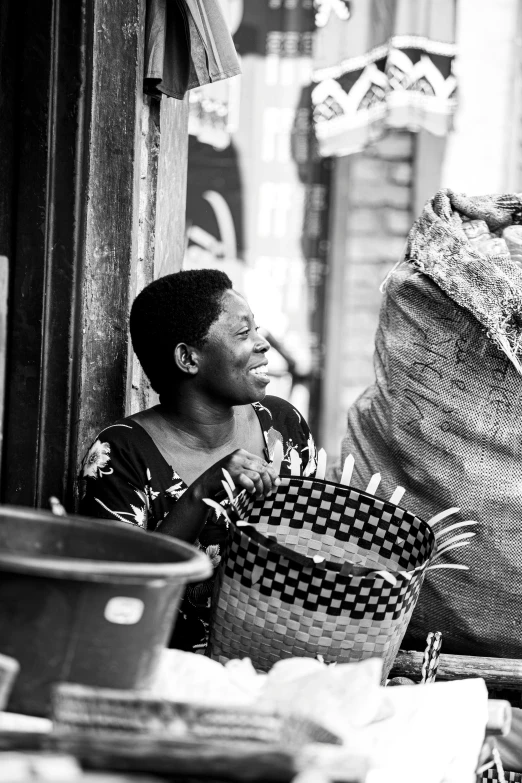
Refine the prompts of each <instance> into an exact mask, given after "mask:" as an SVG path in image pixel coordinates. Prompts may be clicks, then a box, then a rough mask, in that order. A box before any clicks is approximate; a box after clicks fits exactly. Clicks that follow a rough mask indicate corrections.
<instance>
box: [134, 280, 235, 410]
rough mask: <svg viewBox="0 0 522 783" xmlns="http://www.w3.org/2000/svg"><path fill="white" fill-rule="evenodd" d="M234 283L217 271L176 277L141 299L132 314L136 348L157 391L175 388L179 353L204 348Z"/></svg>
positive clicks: (158, 283) (146, 291)
mask: <svg viewBox="0 0 522 783" xmlns="http://www.w3.org/2000/svg"><path fill="white" fill-rule="evenodd" d="M231 288H232V281H231V280H230V278H229V277H228V276H227V275H226V274H225V273H224V272H220V271H219V270H217V269H193V270H186V271H183V272H175V273H174V274H172V275H165V277H160V278H158V280H154V281H153V282H152V283H150V284H149V285H148V286H146V287H145V288H144V289H143V290H142V291H141V292H140V293H139V294H138V296H137V297H136V299H135V300H134V302H133V304H132V308H131V313H130V333H131V339H132V346H133V348H134V351H135V353H136V356H137V357H138V359H139V360H140V363H141V366H142V367H143V370H144V372H145V374H146V375H147V377H148V379H149V381H150V384H151V386H152V388H153V389H154V391H156V392H158V394H161V393H162V392H167V391H168V390H169V388H170V387H171V386H172V383H173V382H175V378H176V377H177V376H176V369H175V364H174V349H175V348H176V345H178V344H179V343H187V345H193V346H194V347H196V348H201V346H202V345H203V344H204V342H205V339H206V337H207V335H208V330H209V329H210V327H211V325H212V324H213V323H214V321H216V320H217V319H218V318H219V315H220V313H221V311H222V302H221V300H222V297H223V294H224V293H225V291H228V290H229V289H231Z"/></svg>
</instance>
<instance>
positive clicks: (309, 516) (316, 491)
mask: <svg viewBox="0 0 522 783" xmlns="http://www.w3.org/2000/svg"><path fill="white" fill-rule="evenodd" d="M238 505H239V507H240V511H241V516H242V517H243V520H244V522H243V523H241V525H234V524H232V525H231V526H230V536H229V540H228V545H227V548H226V550H225V552H224V553H223V556H222V559H221V563H220V565H219V567H218V574H217V579H216V582H215V595H214V600H213V602H212V620H211V626H210V656H211V658H215V659H216V660H218V661H220V662H221V663H224V662H226V661H227V660H229V659H231V658H243V657H248V658H250V659H251V660H252V664H253V665H254V667H255V668H256V669H257V670H259V671H268V670H269V669H270V668H271V667H272V666H273V665H274V664H275V663H277V661H278V660H280V659H281V658H289V657H292V656H299V657H311V658H315V657H317V656H318V655H322V656H323V657H324V660H325V662H326V663H334V662H337V663H348V662H352V661H360V660H363V659H365V658H372V657H379V658H382V659H383V676H384V677H386V676H387V674H388V672H389V670H390V668H391V665H392V663H393V661H394V659H395V656H396V654H397V651H398V649H399V646H400V643H401V640H402V638H403V636H404V632H405V630H406V627H407V625H408V621H409V619H410V617H411V613H412V611H413V608H414V606H415V603H416V601H417V598H418V595H419V590H420V588H421V585H422V582H423V580H424V576H425V574H426V570H427V568H428V566H429V563H430V560H431V558H432V556H433V555H434V552H435V539H434V536H433V533H432V531H431V529H430V528H429V527H428V525H427V524H426V523H425V522H423V521H422V520H421V519H419V518H418V517H416V516H415V515H413V514H410V513H409V512H408V511H405V510H404V509H402V508H399V507H398V506H395V505H394V504H392V503H389V502H386V501H384V500H379V499H378V498H376V497H374V496H373V495H368V494H366V493H365V492H360V491H358V490H356V489H353V488H352V487H347V486H343V485H339V484H334V483H333V482H328V481H323V480H319V479H313V478H308V479H307V478H299V477H290V478H287V477H284V478H282V479H281V485H280V486H279V487H278V488H277V491H276V493H275V494H274V495H272V496H271V497H269V498H266V499H264V500H257V501H256V500H253V499H252V498H251V496H247V495H246V493H242V494H241V495H240V496H239V497H238ZM245 522H247V523H249V524H245ZM314 558H315V559H314ZM383 571H384V572H386V573H385V574H384V575H383Z"/></svg>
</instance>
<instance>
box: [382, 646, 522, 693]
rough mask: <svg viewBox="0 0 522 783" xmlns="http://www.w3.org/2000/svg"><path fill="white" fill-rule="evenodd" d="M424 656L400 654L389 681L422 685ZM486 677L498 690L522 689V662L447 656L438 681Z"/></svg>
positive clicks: (438, 674) (443, 659)
mask: <svg viewBox="0 0 522 783" xmlns="http://www.w3.org/2000/svg"><path fill="white" fill-rule="evenodd" d="M422 661H423V653H420V652H405V651H402V650H401V651H400V652H399V653H398V655H397V658H396V659H395V663H394V665H393V668H392V670H391V672H390V677H409V678H410V679H412V680H415V681H417V682H418V681H420V679H421V670H422ZM470 677H483V679H484V680H485V681H486V684H487V685H489V686H491V687H496V688H513V689H519V688H520V689H522V661H520V660H518V659H513V658H480V657H475V656H472V655H469V656H468V655H446V654H444V653H443V654H442V655H441V656H440V658H439V667H438V669H437V680H459V679H460V680H462V679H469V678H470Z"/></svg>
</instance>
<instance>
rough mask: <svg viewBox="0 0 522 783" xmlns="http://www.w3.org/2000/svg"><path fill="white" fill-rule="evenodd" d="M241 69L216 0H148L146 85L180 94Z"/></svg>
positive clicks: (148, 89) (154, 92) (148, 88)
mask: <svg viewBox="0 0 522 783" xmlns="http://www.w3.org/2000/svg"><path fill="white" fill-rule="evenodd" d="M239 73H241V69H240V66H239V60H238V57H237V53H236V50H235V47H234V43H233V41H232V36H231V34H230V32H229V29H228V27H227V23H226V21H225V18H224V16H223V12H222V10H221V7H220V4H219V0H147V22H146V31H145V77H144V90H145V92H146V93H148V94H152V95H159V94H161V93H163V94H165V95H168V96H170V97H171V98H178V99H179V100H181V99H183V97H184V96H185V93H186V92H187V91H188V90H192V89H193V88H194V87H200V86H201V85H203V84H210V83H211V82H217V81H220V80H222V79H228V78H230V77H231V76H237V75H238V74H239Z"/></svg>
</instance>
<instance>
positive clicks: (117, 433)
mask: <svg viewBox="0 0 522 783" xmlns="http://www.w3.org/2000/svg"><path fill="white" fill-rule="evenodd" d="M97 440H98V441H102V442H103V441H110V442H111V443H114V444H115V445H118V446H121V447H125V446H127V447H128V448H129V449H132V448H133V447H136V448H140V449H141V448H143V444H148V441H150V440H151V439H150V436H149V435H148V434H147V432H146V431H145V430H144V429H143V427H141V426H140V425H139V424H138V423H137V422H136V421H134V419H133V418H132V416H127V417H126V418H124V419H119V420H118V421H115V422H114V423H113V424H109V425H108V426H107V427H104V428H103V429H102V430H100V432H99V433H98V435H97V436H96V438H95V441H97Z"/></svg>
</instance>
